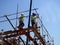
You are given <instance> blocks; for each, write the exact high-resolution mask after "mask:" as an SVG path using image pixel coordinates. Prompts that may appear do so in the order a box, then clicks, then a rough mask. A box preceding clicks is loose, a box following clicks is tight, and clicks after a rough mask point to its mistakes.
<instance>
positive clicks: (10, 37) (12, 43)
mask: <svg viewBox="0 0 60 45" xmlns="http://www.w3.org/2000/svg"><path fill="white" fill-rule="evenodd" d="M31 6H32V0H31V2H30V10H26V11H22V12H18V6H17V13H13V14H8V15H4V16H0V18H3V17H5V18H6V20H1V21H0V23H1V22H6V21H8V22H9V23H10V25H11V26H12V28H13V30H8V31H3V30H2V31H3V32H0V45H54V40H53V39H52V38H51V36H50V34H49V33H48V31H47V29H46V28H45V26H44V25H43V22H42V19H41V17H39V18H38V21H37V25H35V26H34V27H32V26H31V25H30V16H31V11H35V13H36V14H37V15H39V14H38V13H37V9H38V8H34V9H32V8H31ZM25 12H29V14H28V15H29V16H24V18H25V17H27V18H29V20H28V26H27V25H26V26H27V27H24V28H21V27H20V26H19V25H18V26H17V20H18V19H19V16H18V14H20V13H25ZM12 15H13V16H14V15H16V18H12V19H9V16H12ZM11 20H16V26H14V25H13V24H12V22H11ZM31 32H33V33H32V34H34V35H33V36H31V35H32V34H30V33H31ZM22 35H25V36H26V38H27V39H26V41H25V40H23V39H22V37H21V36H22Z"/></svg>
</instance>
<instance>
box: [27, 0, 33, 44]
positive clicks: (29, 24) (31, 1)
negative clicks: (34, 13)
mask: <svg viewBox="0 0 60 45" xmlns="http://www.w3.org/2000/svg"><path fill="white" fill-rule="evenodd" d="M31 9H32V0H30V9H29V20H28V27H30V17H31ZM28 33H29V30H28ZM28 41H29V39H28V38H27V39H26V45H28Z"/></svg>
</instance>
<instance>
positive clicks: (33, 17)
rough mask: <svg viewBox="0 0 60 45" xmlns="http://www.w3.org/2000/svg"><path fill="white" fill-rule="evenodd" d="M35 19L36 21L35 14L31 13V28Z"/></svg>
mask: <svg viewBox="0 0 60 45" xmlns="http://www.w3.org/2000/svg"><path fill="white" fill-rule="evenodd" d="M35 19H36V14H35V13H32V16H31V24H32V26H34V25H35Z"/></svg>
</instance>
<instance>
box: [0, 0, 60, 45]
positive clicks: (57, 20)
mask: <svg viewBox="0 0 60 45" xmlns="http://www.w3.org/2000/svg"><path fill="white" fill-rule="evenodd" d="M17 3H18V4H19V10H18V11H19V12H20V11H24V10H27V9H29V0H0V16H3V15H4V14H11V13H15V12H16V10H17V9H16V8H17V7H16V6H17ZM32 8H38V13H39V14H40V16H42V20H43V23H44V25H45V27H46V28H47V30H48V31H49V33H50V35H51V36H52V37H53V38H54V44H55V45H59V44H60V41H59V39H60V35H59V34H60V0H33V5H32ZM10 18H11V17H10ZM4 19H5V18H3V20H4ZM0 20H1V19H0ZM5 23H6V22H5ZM0 25H1V26H0V30H1V29H2V27H3V28H4V29H5V30H7V29H10V28H11V27H10V25H9V23H8V22H7V24H3V23H0ZM8 25H9V27H7V26H8ZM4 26H6V27H4Z"/></svg>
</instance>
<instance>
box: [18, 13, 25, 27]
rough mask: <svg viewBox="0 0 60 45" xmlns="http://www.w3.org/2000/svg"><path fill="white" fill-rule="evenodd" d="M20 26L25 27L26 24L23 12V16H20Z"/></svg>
mask: <svg viewBox="0 0 60 45" xmlns="http://www.w3.org/2000/svg"><path fill="white" fill-rule="evenodd" d="M19 26H21V27H23V26H24V14H23V13H21V16H20V18H19Z"/></svg>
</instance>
